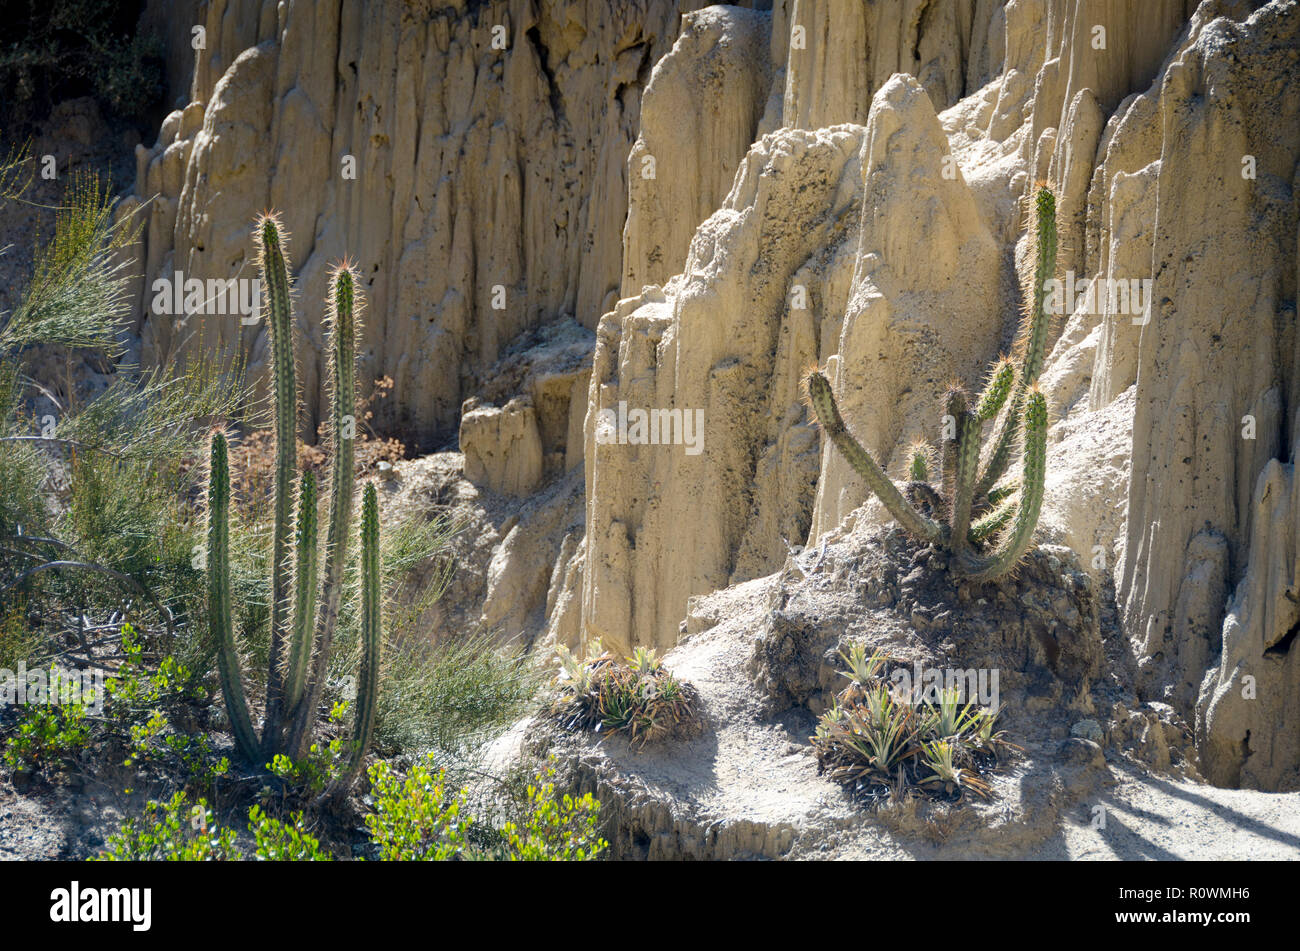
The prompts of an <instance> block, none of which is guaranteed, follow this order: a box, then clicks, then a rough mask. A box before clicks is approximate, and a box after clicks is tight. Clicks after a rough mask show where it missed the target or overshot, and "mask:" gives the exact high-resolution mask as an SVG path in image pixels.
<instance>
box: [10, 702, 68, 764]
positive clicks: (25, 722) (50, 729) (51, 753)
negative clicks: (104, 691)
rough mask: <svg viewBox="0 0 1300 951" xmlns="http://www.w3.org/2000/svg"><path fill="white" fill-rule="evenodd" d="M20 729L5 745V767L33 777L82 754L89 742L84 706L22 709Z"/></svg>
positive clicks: (34, 706) (48, 706)
mask: <svg viewBox="0 0 1300 951" xmlns="http://www.w3.org/2000/svg"><path fill="white" fill-rule="evenodd" d="M22 711H23V712H22V714H21V718H20V720H19V722H18V726H17V728H16V729H15V730H14V731H13V733H12V735H11V736H10V737H9V739H8V740H7V741H6V742H5V748H4V754H3V757H2V758H3V760H4V764H5V766H7V767H9V769H11V770H13V771H15V772H23V773H32V772H35V771H37V770H38V769H40V768H42V767H43V766H46V765H50V764H52V763H54V762H56V761H66V760H68V759H70V758H72V757H74V756H75V755H76V754H78V753H80V752H81V750H83V749H84V748H85V746H86V743H87V742H88V741H89V740H90V728H89V727H88V726H87V724H86V708H85V706H84V705H83V704H81V703H71V704H57V705H55V704H50V705H47V704H36V703H28V704H25V705H24V706H23V708H22Z"/></svg>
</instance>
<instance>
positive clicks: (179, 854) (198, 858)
mask: <svg viewBox="0 0 1300 951" xmlns="http://www.w3.org/2000/svg"><path fill="white" fill-rule="evenodd" d="M236 838H237V837H236V835H235V832H234V830H233V829H226V828H222V827H221V826H220V825H218V824H217V823H216V820H215V816H214V815H213V812H212V810H211V809H209V808H208V804H207V802H206V801H205V800H203V799H200V800H199V801H198V803H196V804H194V805H190V804H189V802H188V800H187V797H186V796H185V794H184V793H183V792H178V793H176V794H175V795H173V796H172V797H171V799H169V800H167V801H166V802H157V801H154V800H150V801H149V803H148V804H147V805H146V806H145V809H144V815H143V816H142V817H141V818H139V819H134V818H130V819H127V820H126V821H125V822H124V823H123V824H122V828H121V829H120V830H119V831H118V832H116V833H114V834H113V835H111V836H109V839H108V848H107V849H106V850H105V851H104V852H103V853H102V854H101V855H100V856H99V859H100V860H101V861H110V862H157V861H166V862H224V861H231V860H234V859H237V858H239V851H238V849H237V847H236Z"/></svg>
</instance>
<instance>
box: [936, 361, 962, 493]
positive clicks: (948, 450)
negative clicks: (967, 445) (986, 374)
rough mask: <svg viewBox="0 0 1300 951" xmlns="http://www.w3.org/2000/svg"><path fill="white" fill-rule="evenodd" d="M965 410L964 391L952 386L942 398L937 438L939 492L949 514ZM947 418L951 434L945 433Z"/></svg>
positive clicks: (955, 483) (955, 485)
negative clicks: (940, 423)
mask: <svg viewBox="0 0 1300 951" xmlns="http://www.w3.org/2000/svg"><path fill="white" fill-rule="evenodd" d="M966 412H967V409H966V392H965V391H964V390H962V389H961V388H960V387H957V386H954V387H952V388H951V389H950V390H948V393H947V395H946V396H945V397H944V400H943V414H944V415H943V433H942V434H941V438H940V440H939V454H940V459H939V480H940V481H939V492H940V494H941V495H942V496H943V497H944V499H946V500H947V501H946V503H945V504H944V511H945V513H947V514H951V512H952V502H953V499H954V498H955V497H956V495H957V455H958V441H959V438H960V436H961V421H962V419H964V418H965V416H966ZM949 420H952V424H951V429H952V436H948V434H947V433H948V429H949V423H948V421H949Z"/></svg>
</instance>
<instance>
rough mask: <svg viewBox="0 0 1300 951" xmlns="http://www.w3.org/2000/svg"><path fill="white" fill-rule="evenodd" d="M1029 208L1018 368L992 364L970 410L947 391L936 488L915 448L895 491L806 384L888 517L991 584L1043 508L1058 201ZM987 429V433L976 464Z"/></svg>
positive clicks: (826, 400) (825, 391)
mask: <svg viewBox="0 0 1300 951" xmlns="http://www.w3.org/2000/svg"><path fill="white" fill-rule="evenodd" d="M1034 204H1035V215H1036V224H1035V230H1034V255H1033V257H1034V261H1035V270H1034V275H1033V278H1032V283H1030V284H1029V286H1028V288H1027V289H1026V295H1025V296H1026V299H1027V300H1030V301H1032V304H1031V305H1030V307H1029V308H1027V311H1028V313H1027V316H1026V317H1025V318H1024V319H1023V321H1022V324H1021V332H1020V337H1019V340H1018V343H1017V348H1018V357H1019V363H1018V364H1017V363H1016V362H1015V361H1013V360H1011V359H1009V358H1003V359H1001V360H999V361H998V362H997V363H995V364H994V366H993V367H992V369H991V370H990V372H989V379H988V383H987V385H986V386H985V388H984V391H983V393H982V394H981V395H980V396H979V398H978V400H977V401H976V403H975V407H974V409H970V408H968V407H969V402H970V400H969V397H968V395H967V394H966V392H965V391H964V390H963V389H962V388H961V387H959V386H954V387H952V388H951V389H950V390H949V391H948V394H947V396H946V397H945V398H944V428H945V432H944V435H943V439H942V441H941V449H942V453H941V464H940V473H939V475H940V478H939V481H938V484H937V485H936V484H933V483H932V482H931V481H930V472H929V457H930V451H929V447H928V446H927V445H925V444H924V443H918V444H914V445H913V447H912V449H911V450H910V452H909V464H908V475H909V481H908V482H907V483H906V484H905V485H904V487H903V488H902V490H900V489H899V487H898V486H896V485H895V484H894V483H893V482H892V481H891V480H890V478H889V477H888V476H887V475H886V474H885V472H884V470H883V469H882V468H881V467H880V465H879V464H878V463H877V462H876V460H875V459H874V458H872V456H871V454H870V453H869V452H868V451H867V450H866V449H865V448H863V446H862V444H861V443H859V442H858V441H857V439H855V438H854V437H853V435H852V433H850V432H849V431H848V428H847V427H846V426H845V424H844V419H843V418H842V417H841V415H840V410H839V407H838V405H837V404H836V402H835V395H834V392H833V391H832V389H831V384H830V381H829V380H827V378H826V377H825V376H824V375H822V374H821V373H820V372H818V371H816V370H814V371H813V372H811V373H809V374H808V376H807V377H806V378H805V381H804V384H805V391H806V396H807V401H808V405H809V407H810V408H811V409H812V411H813V413H814V415H815V416H816V418H817V421H818V422H819V423H820V424H821V426H822V428H823V430H825V432H826V435H827V437H828V438H829V439H830V440H831V442H832V443H834V445H835V447H836V449H838V450H839V451H840V453H841V454H842V455H843V456H844V458H845V459H846V460H847V461H848V462H849V464H850V465H851V466H852V467H853V469H854V470H855V471H856V472H857V473H858V475H860V476H861V477H862V479H863V480H864V481H865V482H866V484H867V487H868V488H869V489H870V490H871V491H872V492H873V493H874V494H875V495H876V496H877V497H878V498H879V499H880V501H881V502H882V503H883V504H884V506H885V508H886V509H887V510H888V511H889V513H890V515H892V516H893V517H894V519H895V520H896V521H897V522H898V523H899V524H900V525H901V526H902V527H903V529H904V530H905V531H906V532H907V533H908V534H910V535H912V536H913V537H914V538H916V539H917V540H919V541H921V542H924V543H928V544H932V545H935V546H937V547H940V548H944V549H946V550H948V551H950V552H951V553H952V555H953V556H954V562H953V564H954V567H956V568H957V570H959V571H960V572H962V573H963V574H965V575H967V576H969V577H970V578H972V579H973V580H975V581H991V580H995V579H997V578H1001V577H1003V576H1004V575H1006V574H1007V573H1009V572H1010V571H1011V570H1012V569H1013V568H1015V566H1016V564H1018V563H1019V561H1020V559H1021V558H1022V557H1024V554H1025V552H1026V551H1028V550H1029V546H1030V544H1031V543H1032V541H1033V533H1034V528H1035V526H1037V524H1038V516H1039V514H1040V511H1041V509H1042V500H1043V485H1044V481H1045V478H1046V471H1047V465H1046V453H1047V449H1046V446H1047V401H1046V398H1045V397H1044V396H1043V394H1042V392H1041V391H1040V390H1039V389H1038V385H1037V380H1038V374H1039V372H1040V370H1041V369H1042V365H1043V359H1044V355H1045V352H1046V347H1047V333H1048V328H1049V326H1050V319H1051V318H1050V315H1049V313H1048V299H1047V290H1046V285H1047V282H1048V281H1049V280H1050V279H1051V278H1052V276H1053V275H1054V273H1055V269H1056V200H1055V197H1054V196H1053V195H1052V192H1051V191H1050V190H1049V189H1048V188H1047V187H1046V186H1042V187H1040V188H1039V189H1038V191H1037V193H1036V195H1035V203H1034ZM986 423H992V425H993V430H992V432H991V434H990V440H989V448H988V450H987V451H986V452H984V453H983V455H982V456H981V451H980V440H981V436H982V431H983V427H984V425H985V424H986ZM1017 441H1019V442H1021V443H1022V444H1023V451H1022V452H1023V463H1024V465H1023V472H1022V473H1021V478H1020V482H1019V484H1018V486H1016V487H1015V489H1014V491H1015V492H1016V496H1017V498H1016V499H1015V500H1012V499H1010V498H1008V495H1009V494H1010V492H1009V490H1010V489H1011V487H1001V488H1000V489H999V488H998V487H997V486H996V483H997V482H998V480H999V479H1001V478H1002V477H1003V475H1004V474H1005V473H1006V471H1007V468H1008V466H1009V465H1010V461H1011V456H1012V451H1013V448H1014V446H1015V445H1016V443H1017Z"/></svg>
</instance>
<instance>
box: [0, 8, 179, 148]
mask: <svg viewBox="0 0 1300 951" xmlns="http://www.w3.org/2000/svg"><path fill="white" fill-rule="evenodd" d="M10 7H11V9H10V8H7V9H6V11H5V17H4V19H3V21H0V100H3V101H4V102H5V103H6V104H7V106H8V109H9V112H10V116H9V118H10V120H11V121H13V122H16V123H18V124H20V125H25V124H28V123H31V122H34V121H38V120H39V119H41V118H42V117H44V115H45V114H46V113H47V112H48V111H49V109H50V108H51V107H52V106H53V105H54V104H55V103H57V102H59V101H60V100H63V99H67V98H71V97H73V96H84V95H91V96H94V97H95V98H96V99H97V100H98V101H99V102H100V103H101V104H102V105H103V106H105V107H107V108H108V109H110V110H111V111H112V112H114V113H116V114H117V115H120V116H122V117H123V118H125V119H129V120H132V121H137V122H138V121H142V120H145V119H148V118H150V113H151V112H152V111H153V110H155V109H156V108H157V107H158V105H159V104H160V102H161V99H162V96H163V88H164V87H163V78H164V76H163V67H164V61H163V45H162V42H161V40H160V39H159V38H157V37H155V36H151V35H142V34H140V33H138V32H137V29H136V24H137V22H138V20H139V17H140V11H141V8H142V4H141V3H139V2H126V3H122V2H118V0H26V2H22V0H19V2H17V3H13V4H11V5H10Z"/></svg>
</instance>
